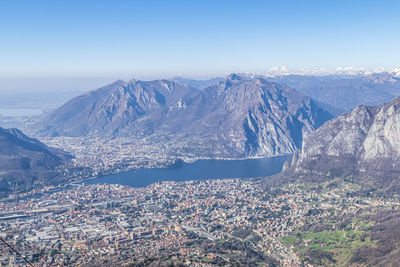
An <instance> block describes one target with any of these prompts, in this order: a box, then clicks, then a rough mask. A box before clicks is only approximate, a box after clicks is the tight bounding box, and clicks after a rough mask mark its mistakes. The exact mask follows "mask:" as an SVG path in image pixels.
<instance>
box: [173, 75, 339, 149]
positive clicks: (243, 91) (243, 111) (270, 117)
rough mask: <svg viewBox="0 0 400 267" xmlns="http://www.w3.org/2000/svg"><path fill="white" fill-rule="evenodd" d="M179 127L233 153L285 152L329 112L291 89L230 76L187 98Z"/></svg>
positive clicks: (296, 147)
mask: <svg viewBox="0 0 400 267" xmlns="http://www.w3.org/2000/svg"><path fill="white" fill-rule="evenodd" d="M187 102H188V106H187V108H186V109H185V110H181V111H180V113H182V115H178V116H179V117H180V116H182V117H183V113H185V114H186V117H188V116H189V118H188V119H187V120H186V121H187V122H191V123H190V124H187V126H186V128H185V129H184V131H181V133H184V134H186V135H187V136H197V137H199V139H200V140H202V142H203V143H205V142H209V143H211V144H212V146H213V147H214V148H215V150H216V151H227V152H228V154H231V155H234V156H272V155H277V154H290V153H293V151H295V150H296V149H298V148H299V147H301V144H302V140H303V137H304V136H307V135H309V134H310V133H311V132H312V131H314V130H315V129H316V128H318V127H319V126H320V125H322V124H323V123H324V122H325V121H327V120H328V119H330V118H332V116H331V115H330V114H329V113H328V112H326V111H325V110H323V109H322V108H320V107H319V106H318V105H317V104H316V103H315V102H314V101H313V100H311V99H310V98H308V97H305V96H303V95H301V94H300V93H298V92H297V91H295V90H294V89H292V88H290V87H288V86H285V85H282V84H276V83H269V82H267V81H266V80H263V79H254V80H243V79H242V78H241V77H239V76H237V75H230V76H229V77H228V78H227V79H226V80H225V81H223V82H220V83H219V84H218V85H216V86H212V87H208V88H206V89H205V90H203V91H201V92H200V93H199V94H198V95H196V96H194V97H192V98H190V99H187Z"/></svg>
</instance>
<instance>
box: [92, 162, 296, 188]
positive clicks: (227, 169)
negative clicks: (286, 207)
mask: <svg viewBox="0 0 400 267" xmlns="http://www.w3.org/2000/svg"><path fill="white" fill-rule="evenodd" d="M288 158H290V156H289V155H286V156H278V157H272V158H260V159H245V160H198V161H196V162H194V163H190V164H185V165H183V166H179V167H171V168H150V169H136V170H131V171H125V172H120V173H117V174H111V175H106V176H101V177H97V178H94V179H91V180H86V181H85V184H99V183H100V184H104V183H106V184H121V185H127V186H132V187H144V186H147V185H149V184H153V183H155V182H159V181H178V182H180V181H188V180H205V179H221V178H223V179H224V178H225V179H226V178H252V177H266V176H271V175H274V174H277V173H279V172H280V171H281V170H282V166H283V163H284V162H285V161H286V160H287V159H288Z"/></svg>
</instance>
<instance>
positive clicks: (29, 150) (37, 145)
mask: <svg viewBox="0 0 400 267" xmlns="http://www.w3.org/2000/svg"><path fill="white" fill-rule="evenodd" d="M69 159H70V155H69V154H67V153H65V152H63V151H60V150H58V149H55V148H50V147H47V146H46V145H44V144H43V143H41V142H39V141H38V140H36V139H33V138H30V137H28V136H26V135H25V134H23V133H22V132H21V131H20V130H18V129H4V128H1V127H0V196H4V195H6V194H8V193H9V192H11V191H23V190H28V189H31V188H32V187H34V186H37V185H43V184H52V183H54V184H56V183H59V182H61V181H64V180H65V178H64V177H63V176H62V175H61V174H60V172H58V171H57V167H59V166H60V165H62V164H65V163H66V162H68V161H69Z"/></svg>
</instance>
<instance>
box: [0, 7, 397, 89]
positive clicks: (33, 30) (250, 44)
mask: <svg viewBox="0 0 400 267" xmlns="http://www.w3.org/2000/svg"><path fill="white" fill-rule="evenodd" d="M399 14H400V1H398V0H394V1H390V0H379V1H378V0H375V1H370V0H353V1H348V0H347V1H341V0H319V1H313V0H309V1H308V0H302V1H289V0H280V1H278V0H275V1H272V0H270V1H268V0H265V1H256V0H247V1H244V0H242V1H236V0H229V1H224V0H211V1H210V0H201V1H200V0H199V1H195V0H190V1H188V0H184V1H174V0H168V1H165V0H163V1H156V0H142V1H134V0H131V1H123V0H109V1H101V0H95V1H90V0H86V1H74V0H68V1H65V0H63V1H58V0H52V1H40V0H35V1H31V0H29V1H19V0H3V1H0V91H1V90H2V89H7V88H10V85H12V84H13V83H14V82H15V81H17V80H18V81H21V83H22V84H24V85H23V86H25V87H26V86H29V84H32V86H33V87H35V86H37V84H40V83H42V85H41V86H42V87H43V86H44V87H46V86H50V87H53V86H55V85H56V84H57V83H58V82H51V81H57V79H59V80H63V81H67V80H68V79H75V80H76V83H75V82H70V83H71V84H72V85H68V86H70V87H74V86H75V87H76V85H73V84H78V83H79V82H80V83H82V79H86V78H87V79H91V80H93V81H98V83H99V84H100V83H102V82H104V81H106V80H112V79H115V78H125V79H126V78H139V79H140V78H141V79H151V78H158V77H171V76H174V75H180V76H187V77H206V76H216V75H224V74H226V73H230V72H261V71H264V70H266V69H268V68H270V67H272V66H288V67H290V68H294V69H299V68H306V69H313V68H334V67H343V66H355V67H365V68H377V67H385V68H391V67H395V66H398V65H400V49H399V44H400V16H399ZM22 78H23V79H22ZM97 78H98V79H97ZM46 80H48V81H50V82H49V84H50V85H49V84H47V85H46ZM35 81H36V83H35ZM38 81H40V82H38ZM70 81H72V80H70ZM100 81H101V82H100ZM53 84H55V85H53ZM82 84H85V83H82ZM89 84H90V82H89ZM85 86H87V85H86V84H85ZM11 87H12V86H11Z"/></svg>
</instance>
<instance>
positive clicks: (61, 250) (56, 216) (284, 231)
mask: <svg viewBox="0 0 400 267" xmlns="http://www.w3.org/2000/svg"><path fill="white" fill-rule="evenodd" d="M347 186H348V188H347V189H346V185H344V186H340V187H331V186H328V187H326V188H322V189H321V185H316V186H315V187H310V186H304V185H303V184H298V183H296V184H293V183H292V184H287V185H285V186H282V187H280V188H276V189H271V188H265V187H264V186H263V183H262V180H259V179H225V180H219V179H216V180H203V181H187V182H162V183H155V184H152V185H149V186H147V187H145V188H132V187H126V186H122V185H112V184H110V185H107V184H97V185H79V186H75V187H73V188H72V189H68V190H63V191H59V192H54V193H42V194H41V195H39V196H36V197H35V198H21V199H19V200H14V201H2V202H0V210H1V211H2V212H1V213H0V235H1V236H0V237H1V238H3V239H4V240H6V241H7V242H8V243H9V244H11V245H12V246H13V247H14V248H15V249H16V250H17V251H19V252H20V253H21V254H22V255H24V257H26V259H27V260H28V261H29V262H32V264H36V265H37V266H63V265H74V266H94V265H96V266H99V265H103V266H104V265H107V266H114V265H124V266H129V265H131V266H144V265H148V264H150V263H156V264H157V263H161V262H163V263H165V262H168V261H170V262H172V263H181V264H184V265H191V266H193V265H194V266H195V265H199V266H200V265H201V266H211V265H218V264H223V265H256V264H258V265H261V266H263V265H264V266H279V265H284V266H300V265H301V264H302V262H303V261H302V259H301V257H300V256H299V255H297V254H296V251H295V250H294V249H293V247H291V246H288V244H287V242H286V241H287V240H286V239H287V237H288V235H289V234H290V233H292V232H293V231H295V230H296V229H298V228H299V227H302V226H304V225H307V224H314V223H316V222H321V221H324V220H327V218H332V217H333V218H335V217H344V216H346V214H354V213H356V212H357V211H360V210H363V209H364V208H366V207H368V208H372V207H375V208H387V207H392V208H393V209H398V208H399V204H400V202H398V201H395V200H387V199H385V200H384V199H379V198H372V197H360V196H349V194H348V192H349V191H351V190H352V189H351V185H350V184H349V185H347ZM0 255H1V257H0V264H1V265H7V264H16V265H19V266H21V265H24V262H23V259H21V257H18V256H17V255H16V254H15V253H14V252H13V251H11V250H10V249H9V248H8V247H6V246H0Z"/></svg>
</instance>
